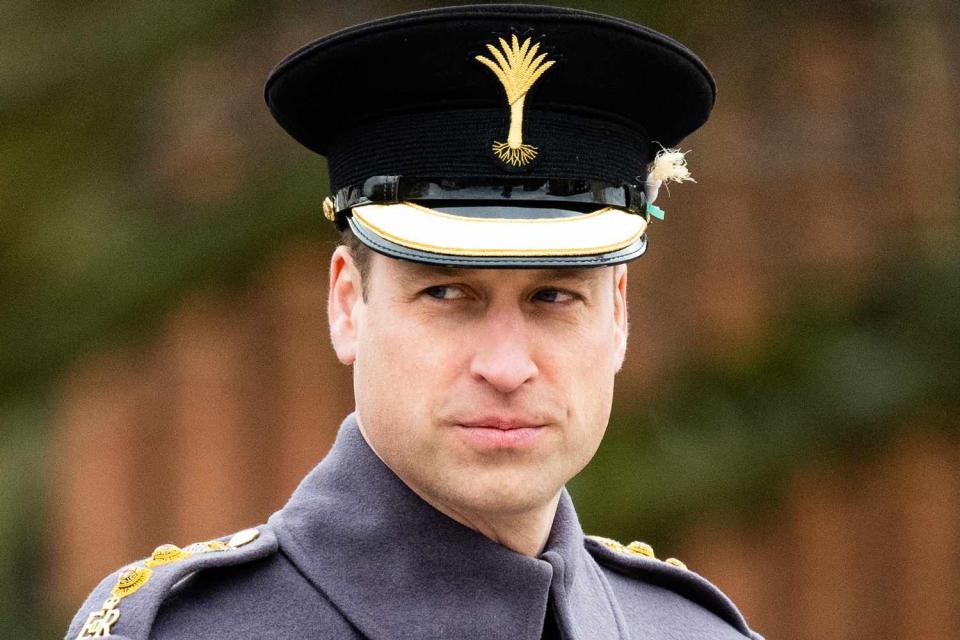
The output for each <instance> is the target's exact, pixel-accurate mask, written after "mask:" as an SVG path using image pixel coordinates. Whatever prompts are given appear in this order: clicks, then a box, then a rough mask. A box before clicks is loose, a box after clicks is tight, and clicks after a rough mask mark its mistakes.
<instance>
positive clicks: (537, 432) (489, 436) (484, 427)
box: [455, 416, 547, 449]
mask: <svg viewBox="0 0 960 640" xmlns="http://www.w3.org/2000/svg"><path fill="white" fill-rule="evenodd" d="M455 426H456V429H457V431H459V432H460V434H461V435H462V436H463V437H464V439H466V440H467V441H468V442H469V443H471V444H472V445H474V446H477V447H480V448H485V449H522V448H528V447H532V446H534V445H536V444H537V442H539V441H540V439H541V438H542V437H543V436H544V434H545V432H546V430H547V425H546V424H543V423H538V422H533V421H530V420H525V419H517V418H507V417H502V416H488V417H482V418H476V419H471V420H466V421H461V422H457V423H455Z"/></svg>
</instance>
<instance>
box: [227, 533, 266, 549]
mask: <svg viewBox="0 0 960 640" xmlns="http://www.w3.org/2000/svg"><path fill="white" fill-rule="evenodd" d="M259 537H260V530H259V529H244V530H243V531H238V532H237V533H235V534H233V537H232V538H230V540H228V541H227V546H228V547H233V548H234V549H236V548H237V547H242V546H243V545H245V544H250V543H251V542H253V541H254V540H256V539H257V538H259Z"/></svg>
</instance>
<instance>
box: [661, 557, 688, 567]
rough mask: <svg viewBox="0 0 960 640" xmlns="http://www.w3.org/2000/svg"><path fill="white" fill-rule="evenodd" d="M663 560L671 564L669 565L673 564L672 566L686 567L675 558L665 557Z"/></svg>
mask: <svg viewBox="0 0 960 640" xmlns="http://www.w3.org/2000/svg"><path fill="white" fill-rule="evenodd" d="M664 562H666V563H667V564H669V565H671V566H674V567H680V568H681V569H686V568H687V565H685V564H683V563H682V562H680V561H679V560H677V559H676V558H667V559H666V560H664Z"/></svg>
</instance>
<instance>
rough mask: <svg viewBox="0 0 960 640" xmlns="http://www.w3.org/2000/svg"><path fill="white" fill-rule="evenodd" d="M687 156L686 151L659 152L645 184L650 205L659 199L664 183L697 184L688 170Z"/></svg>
mask: <svg viewBox="0 0 960 640" xmlns="http://www.w3.org/2000/svg"><path fill="white" fill-rule="evenodd" d="M686 155H687V152H686V151H680V150H679V149H660V151H658V152H657V155H656V157H655V158H654V159H653V162H651V163H650V166H649V167H648V168H647V181H646V183H645V184H644V191H646V194H647V202H648V203H652V202H653V201H654V200H656V199H657V195H658V194H659V193H660V186H661V185H662V184H663V183H664V182H696V180H694V179H693V176H691V175H690V170H689V169H688V168H687V159H686V158H685V156H686Z"/></svg>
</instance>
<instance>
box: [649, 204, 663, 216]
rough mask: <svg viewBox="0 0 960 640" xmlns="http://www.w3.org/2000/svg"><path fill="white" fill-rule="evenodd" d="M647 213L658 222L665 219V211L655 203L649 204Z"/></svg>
mask: <svg viewBox="0 0 960 640" xmlns="http://www.w3.org/2000/svg"><path fill="white" fill-rule="evenodd" d="M647 213H649V214H650V215H652V216H653V217H654V218H656V219H657V220H663V217H664V213H663V209H661V208H660V207H658V206H657V205H655V204H653V203H649V204H647Z"/></svg>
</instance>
